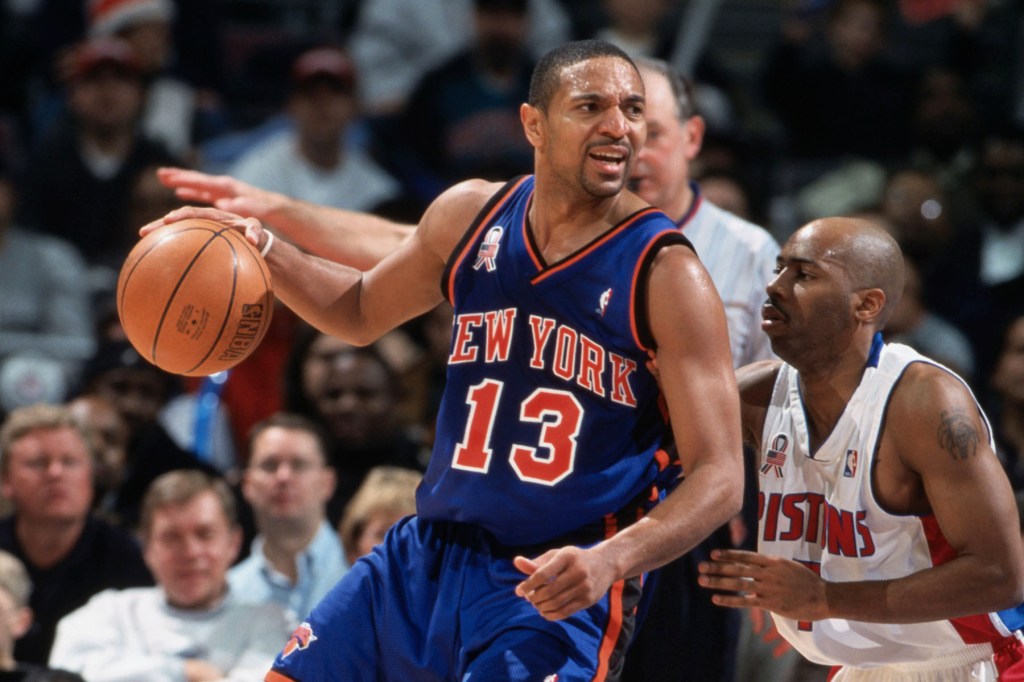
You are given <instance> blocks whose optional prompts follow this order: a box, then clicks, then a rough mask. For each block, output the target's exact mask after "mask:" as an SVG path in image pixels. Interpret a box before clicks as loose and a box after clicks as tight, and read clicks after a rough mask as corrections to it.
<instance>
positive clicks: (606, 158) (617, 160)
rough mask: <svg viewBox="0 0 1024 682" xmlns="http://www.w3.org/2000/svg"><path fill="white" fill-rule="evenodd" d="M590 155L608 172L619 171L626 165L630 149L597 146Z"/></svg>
mask: <svg viewBox="0 0 1024 682" xmlns="http://www.w3.org/2000/svg"><path fill="white" fill-rule="evenodd" d="M589 156H590V158H591V159H593V160H594V161H596V162H597V164H598V166H599V167H600V168H601V169H602V170H604V171H605V172H607V173H619V172H621V171H622V169H623V168H625V166H626V161H627V160H628V159H629V150H628V149H625V148H623V147H607V146H605V147H595V148H593V149H591V150H590V152H589Z"/></svg>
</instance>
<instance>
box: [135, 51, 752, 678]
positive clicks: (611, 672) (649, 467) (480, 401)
mask: <svg viewBox="0 0 1024 682" xmlns="http://www.w3.org/2000/svg"><path fill="white" fill-rule="evenodd" d="M643 93H644V90H643V84H642V81H641V80H640V76H639V74H638V72H637V70H636V67H635V66H634V65H633V63H632V62H631V61H630V59H629V58H628V57H627V56H626V55H625V54H624V53H623V52H621V50H619V49H618V48H615V47H613V46H611V45H609V44H607V43H603V42H599V41H582V42H578V43H570V44H567V45H565V46H562V47H560V48H556V49H555V50H553V51H552V52H551V53H549V54H548V55H547V56H546V57H545V58H544V59H542V60H541V61H540V62H539V64H538V66H537V69H536V72H535V74H534V79H533V83H532V86H531V94H530V101H529V103H527V104H524V105H523V106H522V108H521V118H522V122H523V127H524V131H525V133H526V136H527V138H528V139H529V141H530V143H531V144H532V145H533V146H534V149H535V173H534V175H533V176H527V177H523V178H517V179H514V180H513V181H510V182H509V183H507V184H505V185H500V184H494V183H486V182H482V181H469V182H466V183H461V184H459V185H457V186H455V187H453V188H452V189H450V190H448V191H446V192H445V193H443V194H442V195H441V196H440V197H439V198H438V199H437V200H436V201H435V202H434V203H433V204H432V205H431V206H430V207H429V208H428V209H427V211H426V212H425V214H424V216H423V219H422V221H421V222H420V225H419V226H418V228H417V230H416V232H415V233H414V234H413V235H412V236H411V237H409V238H407V239H405V240H404V241H402V242H401V244H400V246H399V247H398V248H397V250H396V251H395V252H394V253H392V254H390V255H389V256H388V257H386V258H384V259H383V260H382V261H381V262H380V263H378V264H377V265H376V266H374V267H373V268H372V269H370V270H369V271H367V272H360V271H358V270H354V269H351V268H348V267H345V266H342V265H339V264H336V263H332V262H329V261H326V260H322V259H318V258H315V257H312V256H309V255H307V254H306V253H304V252H303V251H300V250H299V249H298V248H295V247H294V246H292V245H291V244H289V243H285V242H283V240H279V241H277V242H274V241H273V236H272V234H271V233H270V232H269V231H267V230H266V229H264V228H263V226H262V225H261V224H260V222H259V221H257V220H256V219H253V218H242V217H240V216H237V215H234V214H230V213H227V212H225V211H222V210H219V209H210V208H206V209H200V208H188V209H182V210H179V211H176V212H173V213H171V214H169V215H168V216H166V217H165V218H164V219H163V221H173V220H177V219H181V218H183V217H186V216H195V217H207V218H214V219H219V220H223V221H225V222H227V223H228V224H230V225H232V226H233V227H236V228H237V229H239V230H242V231H244V232H245V234H246V235H247V237H248V238H249V239H250V240H251V241H252V242H253V243H254V244H255V245H256V246H257V247H258V248H260V249H261V250H262V251H263V252H265V253H266V258H267V262H268V264H269V265H270V267H271V271H272V273H273V276H274V288H275V292H276V293H277V295H278V296H279V298H281V300H282V301H283V302H284V303H285V304H286V305H288V306H289V307H291V308H292V309H293V310H295V311H296V312H297V313H299V314H300V315H301V316H302V317H304V318H305V319H307V320H308V321H310V322H311V323H313V324H314V325H316V326H317V327H319V328H320V329H322V330H324V331H326V332H328V333H331V334H335V335H337V336H339V337H341V338H343V339H346V340H348V341H351V342H354V343H367V342H369V341H371V340H373V339H374V338H376V337H378V336H380V335H381V334H383V333H384V332H385V331H387V330H389V329H391V328H393V327H395V326H396V325H398V324H401V323H402V322H404V321H406V320H408V319H410V318H411V317H413V316H415V315H418V314H421V313H423V312H425V311H427V310H429V309H430V308H432V307H433V306H435V305H437V304H438V303H439V302H440V301H441V299H442V296H444V297H446V298H448V299H449V300H450V301H451V302H452V304H453V305H454V307H455V323H454V328H453V338H452V345H451V355H450V358H449V371H448V379H447V384H446V388H445V395H444V399H443V403H442V407H441V414H440V417H439V419H438V424H439V428H438V437H437V441H436V446H435V450H434V453H433V456H432V459H431V462H430V466H429V468H428V471H427V474H426V476H425V479H424V482H423V484H422V486H421V487H420V489H419V492H418V498H417V510H418V513H417V515H416V516H414V517H410V518H408V519H406V520H404V521H402V522H400V523H399V524H398V525H396V526H395V527H394V528H393V529H392V530H391V531H390V532H389V534H388V536H387V538H386V539H385V541H384V543H383V544H382V545H381V546H379V547H378V548H377V549H376V550H374V552H373V553H371V554H370V555H369V556H368V557H366V558H364V559H361V560H360V561H358V562H357V563H356V565H355V566H353V568H352V570H351V571H349V573H348V574H346V576H345V577H344V578H343V579H342V580H341V581H340V582H339V583H338V585H337V586H336V587H335V588H334V590H333V591H332V592H331V593H330V594H329V595H328V596H327V597H326V598H325V599H324V600H323V601H322V602H321V603H320V604H319V605H318V606H317V607H315V608H314V609H313V611H312V613H311V614H310V615H309V617H308V618H307V620H306V622H304V623H303V624H302V625H301V626H300V627H299V628H298V629H297V630H296V632H295V634H294V636H293V637H292V639H291V640H290V641H289V642H288V643H287V644H286V645H285V648H284V650H283V651H282V652H281V654H280V655H279V656H278V657H277V659H276V661H275V662H274V665H273V669H272V671H271V672H270V673H269V674H268V676H267V680H270V681H272V682H281V681H287V680H292V681H295V682H310V681H312V680H425V681H427V680H438V681H441V680H488V681H491V680H560V681H563V682H564V681H566V680H612V679H616V678H617V676H618V674H619V672H620V671H621V667H622V652H623V648H624V645H625V643H626V642H627V640H628V638H629V634H630V630H631V627H632V616H633V607H634V605H635V603H636V599H637V597H638V595H639V583H640V577H641V576H642V575H643V574H644V573H645V572H647V571H649V570H651V569H653V568H656V567H657V566H660V565H662V564H664V563H666V562H667V561H670V560H671V559H673V558H674V557H676V556H679V555H680V554H682V553H683V552H685V551H687V550H688V549H689V548H691V547H693V546H694V545H695V544H696V543H697V542H699V541H700V540H701V539H702V538H703V537H705V536H706V535H707V534H708V533H709V532H710V531H711V530H712V529H714V528H717V527H718V526H720V525H721V524H722V523H723V522H725V521H726V520H727V519H729V518H730V517H731V516H733V515H734V514H735V513H736V512H737V511H738V509H739V505H740V498H741V487H742V465H741V462H740V455H739V453H740V446H741V443H740V435H739V404H738V399H737V394H736V392H735V390H736V386H735V378H734V375H733V372H732V368H731V363H730V353H729V343H728V335H727V327H726V322H725V315H724V312H723V308H722V304H721V301H720V299H719V298H718V296H717V293H716V291H715V288H714V285H713V284H712V282H711V279H710V277H709V276H708V274H707V271H706V270H705V269H704V267H703V266H702V265H701V264H700V262H699V260H698V259H697V257H696V255H695V254H694V253H693V251H692V249H691V248H690V247H689V244H688V243H687V242H686V240H685V238H683V237H682V236H681V235H680V234H679V232H678V230H677V229H676V228H675V225H674V223H673V222H672V221H671V220H669V219H668V218H667V217H666V216H664V214H662V213H660V212H658V211H656V210H654V209H651V208H650V207H649V206H648V205H647V204H646V203H645V202H643V201H642V200H641V199H639V198H638V197H637V196H635V195H633V194H632V193H630V192H628V191H625V190H624V189H623V188H624V185H625V182H626V179H627V178H628V176H629V172H630V168H631V166H632V163H633V160H634V157H635V153H636V150H637V149H638V148H639V147H640V145H642V144H643V140H644V136H645V134H646V125H645V121H644V116H643V107H644V94H643ZM467 226H468V229H467ZM153 227H155V225H151V226H147V227H146V228H144V231H148V230H150V229H153ZM655 349H656V350H657V353H658V359H659V364H660V373H661V380H662V386H663V388H662V390H661V392H659V389H658V385H657V383H656V382H655V380H654V377H653V376H652V375H651V373H650V372H649V371H648V369H647V368H646V367H645V361H646V360H647V357H648V352H649V351H653V350H655ZM669 421H670V422H671V424H672V428H671V429H669V426H668V422H669ZM670 438H674V440H675V444H676V450H677V451H678V453H679V460H680V461H679V465H681V469H682V470H683V471H685V479H684V480H683V482H682V483H681V484H679V485H678V486H676V487H675V489H674V490H673V492H672V493H671V494H669V495H667V496H666V497H665V498H664V500H662V501H661V502H660V503H657V504H655V502H657V500H658V499H659V492H658V490H659V487H660V486H662V485H665V484H667V483H669V482H670V480H671V479H672V478H673V477H674V476H676V475H677V474H678V471H679V469H678V468H677V466H676V464H675V463H674V462H673V461H672V460H671V459H670V458H669V457H668V456H667V455H666V447H667V446H668V445H669V443H670V440H669V439H670Z"/></svg>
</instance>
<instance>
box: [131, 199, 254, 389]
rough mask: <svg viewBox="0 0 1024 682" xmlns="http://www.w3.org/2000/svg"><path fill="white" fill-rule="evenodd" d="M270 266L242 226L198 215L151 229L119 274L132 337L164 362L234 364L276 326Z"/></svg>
mask: <svg viewBox="0 0 1024 682" xmlns="http://www.w3.org/2000/svg"><path fill="white" fill-rule="evenodd" d="M273 305H274V291H273V287H272V285H271V281H270V271H269V270H268V269H267V264H266V263H265V262H264V261H263V258H262V257H261V256H260V254H259V252H258V251H256V248H255V247H253V245H252V244H250V243H249V242H248V241H246V239H245V237H244V236H242V234H241V233H240V232H237V231H235V230H233V229H231V228H229V227H226V226H224V225H223V224H221V223H218V222H215V221H212V220H201V219H197V218H191V219H186V220H181V221H178V222H176V223H172V224H170V225H164V226H163V227H160V228H158V229H156V230H154V231H153V232H150V233H149V234H147V235H146V236H145V237H143V238H142V239H141V240H139V243H138V244H136V245H135V248H133V249H132V250H131V253H129V254H128V258H127V259H126V260H125V262H124V265H123V266H121V275H120V276H119V277H118V280H117V313H118V315H119V316H120V318H121V325H122V326H123V327H124V331H125V334H126V335H127V336H128V340H129V341H131V344H132V345H133V346H135V349H136V350H137V351H139V353H140V354H142V356H143V357H144V358H146V359H147V360H149V361H150V362H152V363H153V364H154V365H156V366H157V367H160V368H161V369H164V370H166V371H168V372H173V373H174V374H183V375H186V376H204V375H207V374H214V373H216V372H220V371H221V370H225V369H229V368H231V367H234V366H235V365H237V364H238V363H240V362H241V361H242V360H244V359H245V358H247V357H248V356H249V354H250V353H252V351H253V350H254V349H255V348H256V347H257V346H258V345H259V343H260V341H261V340H262V339H263V336H264V334H266V332H267V327H268V326H270V316H271V312H272V308H273Z"/></svg>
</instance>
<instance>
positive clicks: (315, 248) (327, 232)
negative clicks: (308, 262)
mask: <svg viewBox="0 0 1024 682" xmlns="http://www.w3.org/2000/svg"><path fill="white" fill-rule="evenodd" d="M157 178H159V180H160V182H162V183H163V184H164V185H166V186H168V187H170V188H172V189H174V191H175V193H176V194H177V195H178V197H179V198H181V199H184V200H185V201H188V202H196V203H203V204H210V205H212V206H214V207H215V208H218V209H220V210H222V211H227V212H228V213H234V214H236V215H239V216H242V217H244V218H256V219H258V220H260V221H261V222H263V223H264V225H266V226H267V227H269V228H271V229H272V230H274V232H275V233H276V234H278V235H279V236H281V237H284V238H286V239H287V240H288V241H291V242H292V243H294V244H296V245H297V246H299V247H300V248H301V249H303V250H304V251H307V252H309V253H312V254H314V255H317V256H320V257H322V258H326V259H327V260H332V261H336V262H338V263H344V264H345V265H349V266H351V267H354V268H358V269H361V270H365V269H369V268H370V267H373V266H374V265H376V264H377V263H378V262H380V261H381V260H382V259H383V258H384V257H385V256H387V255H388V254H390V253H392V252H393V251H395V250H396V249H397V248H398V246H399V245H400V244H401V243H402V242H404V241H405V240H406V239H408V238H409V237H410V236H411V235H412V233H413V231H414V230H415V229H416V226H415V225H404V224H400V223H396V222H393V221H390V220H386V219H384V218H381V217H379V216H375V215H373V214H372V213H363V212H358V211H346V210H344V209H340V208H332V207H329V206H322V205H319V204H311V203H309V202H306V201H300V200H299V199H295V198H293V197H289V196H287V195H284V194H281V193H279V192H271V191H269V190H265V189H261V188H259V187H256V186H254V185H251V184H249V183H246V182H242V181H241V180H237V179H235V178H233V177H231V176H228V175H210V174H208V173H203V172H200V171H195V170H187V169H184V168H160V169H159V170H157Z"/></svg>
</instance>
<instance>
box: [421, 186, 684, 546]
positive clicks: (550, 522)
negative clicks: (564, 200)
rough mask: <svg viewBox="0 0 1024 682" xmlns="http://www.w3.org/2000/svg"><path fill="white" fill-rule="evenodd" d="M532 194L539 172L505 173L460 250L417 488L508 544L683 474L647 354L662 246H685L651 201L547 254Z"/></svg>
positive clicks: (434, 516)
mask: <svg viewBox="0 0 1024 682" xmlns="http://www.w3.org/2000/svg"><path fill="white" fill-rule="evenodd" d="M532 194H533V177H532V176H526V177H521V178H517V179H515V180H513V181H511V182H509V183H508V184H507V185H505V186H504V187H503V188H502V189H501V190H500V191H499V192H498V193H497V194H496V195H495V196H494V197H493V198H492V199H491V200H490V201H489V202H488V204H487V205H486V206H485V207H484V208H483V210H482V211H481V212H480V214H479V215H478V217H477V218H476V220H474V222H473V224H472V225H471V226H470V228H469V230H468V231H467V233H466V235H465V236H464V237H463V239H462V240H461V242H460V243H459V245H458V247H456V249H455V250H454V252H453V253H452V256H451V258H450V260H449V263H448V267H447V269H446V271H445V276H444V280H443V282H442V287H443V289H444V293H445V296H446V297H447V298H448V300H449V301H450V302H451V303H452V304H453V306H454V308H455V321H454V325H453V331H452V344H451V351H450V355H449V363H448V371H447V384H446V388H445V393H444V398H443V400H442V403H441V407H440V412H439V415H438V420H437V436H436V440H435V443H434V450H433V455H432V457H431V460H430V464H429V466H428V469H427V472H426V475H425V477H424V480H423V484H422V485H421V486H420V488H419V491H418V493H417V511H418V513H419V515H420V516H421V517H422V518H425V519H429V520H446V521H459V522H467V523H473V524H477V525H479V526H481V527H483V528H484V529H486V530H487V531H489V532H490V533H492V534H493V535H494V536H495V537H496V538H497V540H498V541H499V542H502V543H504V544H507V545H533V544H539V543H544V542H547V541H550V540H553V539H555V538H559V537H560V536H564V535H566V534H569V533H571V532H574V531H577V530H579V529H581V528H589V527H594V526H597V525H599V524H601V523H604V520H605V518H606V515H609V514H613V513H614V512H617V511H619V510H620V509H622V508H623V507H625V506H626V505H627V504H628V503H630V502H631V501H632V500H634V498H636V497H637V496H638V495H640V494H641V493H644V491H646V490H648V489H650V487H651V486H652V484H654V483H656V482H657V481H658V480H659V476H662V477H667V475H671V474H672V473H674V472H675V471H677V469H675V470H674V469H673V467H672V466H670V464H669V461H668V457H667V455H666V454H665V449H664V448H665V446H666V445H667V442H668V441H669V440H670V437H671V436H670V433H669V429H668V425H667V414H666V412H665V411H664V405H663V403H662V401H661V399H660V393H659V390H658V386H657V383H656V382H655V379H654V377H653V376H652V375H651V373H650V372H649V371H648V370H647V369H646V366H645V363H646V361H647V349H648V348H652V347H653V340H652V339H651V338H650V332H649V331H648V327H647V324H646V305H645V302H646V292H645V289H646V281H647V271H648V269H649V266H650V263H651V260H652V259H653V258H654V256H655V255H656V253H657V252H658V251H659V250H660V249H661V248H662V247H663V246H665V245H667V244H673V243H681V244H686V245H689V242H687V241H686V239H685V237H683V236H682V235H681V234H680V232H679V231H678V230H677V229H676V227H675V225H674V223H673V222H672V221H671V220H670V219H668V217H667V216H665V215H664V214H662V213H661V212H660V211H657V210H655V209H653V208H651V209H646V210H643V211H640V212H637V213H635V214H633V215H631V216H629V217H628V218H627V219H626V220H624V221H622V222H621V223H619V224H618V225H616V226H614V227H613V228H611V229H610V230H608V231H607V232H606V233H604V234H603V235H601V236H600V237H598V238H596V239H595V240H594V241H592V242H591V243H590V244H588V245H587V246H585V247H583V248H582V249H580V250H579V251H577V252H576V253H574V254H572V255H571V256H569V257H567V258H565V259H563V260H561V261H559V262H558V263H552V264H548V263H545V262H544V260H543V258H542V257H541V255H540V250H539V249H538V248H537V247H536V245H535V244H534V242H533V238H532V233H531V232H530V230H529V227H528V225H527V220H526V215H527V208H528V205H529V200H530V197H531V196H532ZM695 333H696V332H695ZM611 530H614V529H611Z"/></svg>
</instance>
